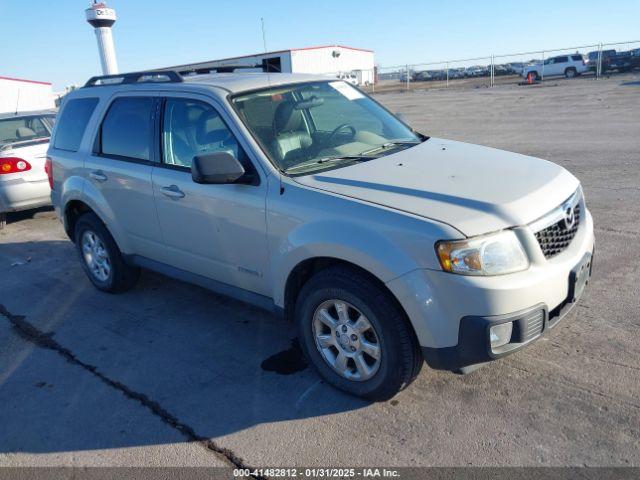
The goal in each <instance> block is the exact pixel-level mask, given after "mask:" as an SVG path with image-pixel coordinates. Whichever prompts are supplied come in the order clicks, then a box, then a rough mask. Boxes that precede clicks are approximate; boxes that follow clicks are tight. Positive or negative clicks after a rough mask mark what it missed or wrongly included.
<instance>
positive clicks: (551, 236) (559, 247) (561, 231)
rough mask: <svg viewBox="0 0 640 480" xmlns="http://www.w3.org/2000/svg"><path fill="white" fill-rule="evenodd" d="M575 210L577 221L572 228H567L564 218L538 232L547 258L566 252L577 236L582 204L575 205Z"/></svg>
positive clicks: (538, 237) (537, 237)
mask: <svg viewBox="0 0 640 480" xmlns="http://www.w3.org/2000/svg"><path fill="white" fill-rule="evenodd" d="M574 212H575V213H574V214H575V221H574V223H573V226H572V227H571V228H570V229H567V228H566V226H565V222H564V219H563V220H560V221H559V222H557V223H554V224H553V225H551V226H549V227H547V228H545V229H543V230H540V231H539V232H536V234H535V235H536V239H537V240H538V243H539V244H540V248H541V249H542V253H544V256H545V257H546V258H551V257H553V256H555V255H558V254H559V253H562V252H564V250H565V249H566V248H567V247H568V246H569V245H570V244H571V241H572V240H573V238H574V237H575V236H576V232H577V231H578V227H579V226H580V217H581V213H582V212H581V211H580V204H577V205H576V206H575V210H574Z"/></svg>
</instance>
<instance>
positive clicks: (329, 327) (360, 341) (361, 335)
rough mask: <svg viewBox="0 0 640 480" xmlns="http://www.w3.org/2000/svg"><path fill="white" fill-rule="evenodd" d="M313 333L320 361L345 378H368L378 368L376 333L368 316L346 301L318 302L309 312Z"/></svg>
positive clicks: (360, 380) (361, 379)
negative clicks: (311, 311)
mask: <svg viewBox="0 0 640 480" xmlns="http://www.w3.org/2000/svg"><path fill="white" fill-rule="evenodd" d="M313 335H314V339H315V342H316V347H317V349H318V351H319V352H320V355H321V356H322V358H323V359H324V361H325V362H327V364H328V365H329V366H330V367H331V368H332V369H333V370H334V371H335V372H336V373H338V374H339V375H340V376H342V377H344V378H346V379H348V380H355V381H359V382H362V381H365V380H368V379H370V378H371V377H373V376H374V375H375V374H376V372H377V371H378V369H379V368H380V359H381V357H382V348H381V344H380V340H379V337H378V334H377V332H376V331H375V329H374V328H373V325H372V324H371V322H370V321H369V319H368V318H367V317H366V316H365V315H364V314H363V313H362V312H361V311H360V310H358V309H357V308H356V307H355V306H353V305H352V304H350V303H348V302H345V301H343V300H338V299H332V300H327V301H324V302H322V303H321V304H320V305H319V306H318V307H317V308H316V310H315V312H314V314H313Z"/></svg>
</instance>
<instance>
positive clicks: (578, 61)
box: [522, 53, 589, 80]
mask: <svg viewBox="0 0 640 480" xmlns="http://www.w3.org/2000/svg"><path fill="white" fill-rule="evenodd" d="M588 70H589V67H588V66H587V62H586V61H585V59H584V57H583V56H582V55H580V54H578V53H575V54H573V55H558V56H557V57H550V58H547V59H546V60H545V61H544V62H543V63H535V64H533V65H527V66H525V67H524V68H523V70H522V76H523V77H525V78H527V77H528V76H529V74H531V75H532V76H533V78H534V80H537V79H539V78H542V77H543V76H544V77H553V76H559V75H564V76H565V77H567V78H573V77H575V76H578V75H582V74H583V73H585V72H587V71H588Z"/></svg>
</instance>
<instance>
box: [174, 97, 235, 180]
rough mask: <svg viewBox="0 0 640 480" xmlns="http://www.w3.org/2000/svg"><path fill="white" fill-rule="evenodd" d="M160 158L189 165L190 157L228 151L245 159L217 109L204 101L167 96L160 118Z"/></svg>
mask: <svg viewBox="0 0 640 480" xmlns="http://www.w3.org/2000/svg"><path fill="white" fill-rule="evenodd" d="M162 150H163V162H164V163H165V164H168V165H176V166H180V167H185V168H191V164H192V162H193V157H195V156H196V155H202V154H205V153H216V152H227V153H230V154H231V155H233V156H234V157H235V158H237V159H238V160H240V161H241V162H242V163H245V161H244V160H245V159H244V158H243V157H244V152H242V149H241V147H240V145H239V144H238V141H237V140H236V138H235V136H234V135H233V133H231V131H230V130H229V128H228V127H227V125H226V124H225V123H224V121H223V120H222V118H221V117H220V115H219V114H218V112H217V111H216V110H215V109H214V108H213V107H212V106H211V105H208V104H206V103H204V102H199V101H197V100H188V99H182V98H169V99H167V101H166V102H165V107H164V117H163V122H162Z"/></svg>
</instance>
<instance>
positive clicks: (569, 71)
mask: <svg viewBox="0 0 640 480" xmlns="http://www.w3.org/2000/svg"><path fill="white" fill-rule="evenodd" d="M577 74H578V72H577V71H576V69H575V68H567V69H566V70H565V72H564V76H565V77H567V78H573V77H575V76H576V75H577Z"/></svg>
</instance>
